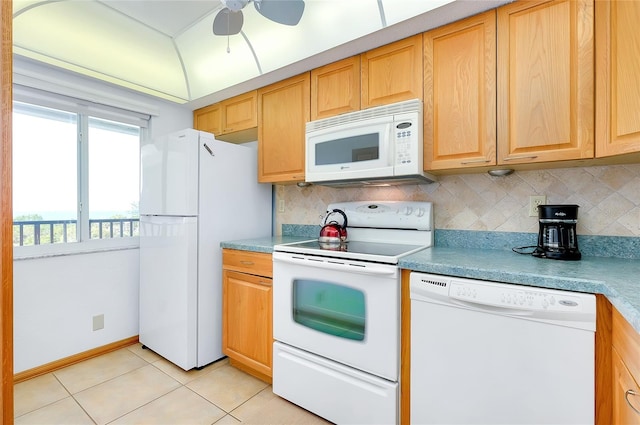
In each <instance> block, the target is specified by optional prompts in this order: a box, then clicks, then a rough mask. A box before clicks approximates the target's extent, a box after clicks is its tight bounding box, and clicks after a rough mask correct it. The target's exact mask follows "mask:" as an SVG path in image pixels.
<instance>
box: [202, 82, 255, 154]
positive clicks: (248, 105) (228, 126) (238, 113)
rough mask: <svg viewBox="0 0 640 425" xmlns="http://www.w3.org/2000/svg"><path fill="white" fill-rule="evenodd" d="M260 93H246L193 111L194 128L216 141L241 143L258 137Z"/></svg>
mask: <svg viewBox="0 0 640 425" xmlns="http://www.w3.org/2000/svg"><path fill="white" fill-rule="evenodd" d="M257 99H258V92H257V91H256V90H254V91H251V92H248V93H244V94H241V95H238V96H235V97H232V98H230V99H226V100H223V101H222V102H218V103H214V104H213V105H209V106H206V107H204V108H200V109H196V110H195V111H193V127H194V128H195V129H196V130H201V131H207V132H209V133H213V134H214V135H215V136H216V139H219V140H224V141H227V142H234V143H241V142H250V141H254V140H256V138H257V137H258V128H257V127H258V106H257Z"/></svg>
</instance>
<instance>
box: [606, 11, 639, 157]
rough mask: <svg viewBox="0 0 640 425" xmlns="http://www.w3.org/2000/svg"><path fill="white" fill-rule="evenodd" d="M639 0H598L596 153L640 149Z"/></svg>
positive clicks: (607, 154) (608, 154)
mask: <svg viewBox="0 0 640 425" xmlns="http://www.w3.org/2000/svg"><path fill="white" fill-rule="evenodd" d="M638 24H640V2H638V1H617V0H611V1H596V156H597V157H605V156H611V155H618V154H624V153H629V152H640V118H639V117H640V115H639V112H638V111H640V80H639V77H638V76H639V75H640V60H638V58H640V31H638Z"/></svg>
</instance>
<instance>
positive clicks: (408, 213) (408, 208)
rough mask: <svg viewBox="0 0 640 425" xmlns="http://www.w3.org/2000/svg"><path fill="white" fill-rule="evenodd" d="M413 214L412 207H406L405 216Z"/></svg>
mask: <svg viewBox="0 0 640 425" xmlns="http://www.w3.org/2000/svg"><path fill="white" fill-rule="evenodd" d="M412 212H413V208H411V207H406V208H405V209H404V213H405V215H411V213H412Z"/></svg>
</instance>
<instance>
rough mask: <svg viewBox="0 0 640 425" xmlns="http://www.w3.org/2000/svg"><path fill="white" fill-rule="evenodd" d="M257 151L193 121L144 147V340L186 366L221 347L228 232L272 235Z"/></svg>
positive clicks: (212, 356) (268, 194) (201, 362)
mask: <svg viewBox="0 0 640 425" xmlns="http://www.w3.org/2000/svg"><path fill="white" fill-rule="evenodd" d="M257 168H258V167H257V151H256V149H254V148H250V147H244V146H241V145H235V144H231V143H226V142H221V141H218V140H215V138H214V136H213V134H210V133H204V132H201V131H196V130H192V129H187V130H183V131H180V132H177V133H173V134H170V135H167V136H164V137H160V138H157V139H155V140H154V141H153V143H149V144H146V145H144V146H143V147H142V149H141V191H140V333H139V335H140V342H141V343H142V344H143V345H144V346H146V347H147V348H149V349H151V350H153V351H155V352H156V353H157V354H159V355H161V356H162V357H164V358H166V359H167V360H169V361H171V362H172V363H174V364H176V365H178V366H180V367H181V368H182V369H184V370H189V369H192V368H194V367H201V366H205V365H207V364H209V363H211V362H213V361H215V360H217V359H220V358H221V357H223V356H224V355H223V353H222V250H221V248H220V242H221V241H223V240H233V239H245V238H258V237H264V236H270V235H271V225H272V221H271V217H272V187H271V185H270V184H259V183H258V177H257Z"/></svg>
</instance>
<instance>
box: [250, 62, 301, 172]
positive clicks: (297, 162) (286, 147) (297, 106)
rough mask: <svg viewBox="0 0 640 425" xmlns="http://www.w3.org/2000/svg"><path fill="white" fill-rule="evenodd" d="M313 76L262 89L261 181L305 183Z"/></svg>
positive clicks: (260, 119)
mask: <svg viewBox="0 0 640 425" xmlns="http://www.w3.org/2000/svg"><path fill="white" fill-rule="evenodd" d="M310 98H311V94H310V77H309V73H305V74H302V75H298V76H296V77H292V78H289V79H287V80H284V81H280V82H278V83H275V84H272V85H270V86H267V87H264V88H261V89H260V90H258V181H259V182H261V183H267V182H268V183H293V182H300V181H304V164H305V157H304V154H305V147H304V145H305V125H306V123H307V121H309V117H310V109H311V106H310V103H311V100H310Z"/></svg>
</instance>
